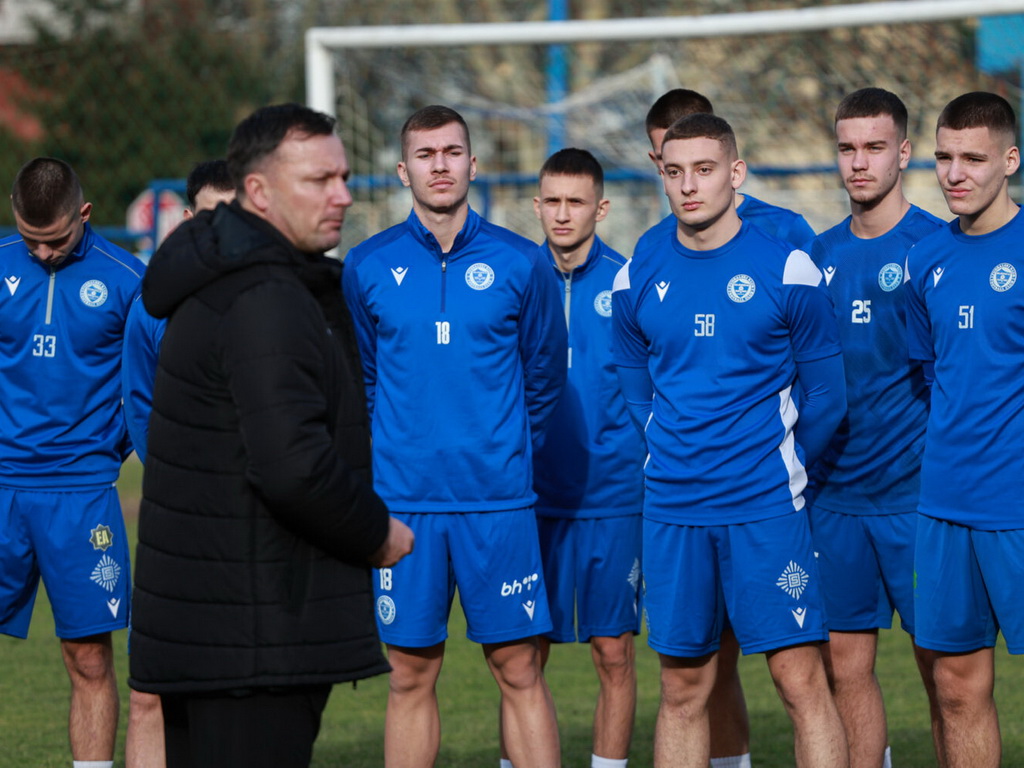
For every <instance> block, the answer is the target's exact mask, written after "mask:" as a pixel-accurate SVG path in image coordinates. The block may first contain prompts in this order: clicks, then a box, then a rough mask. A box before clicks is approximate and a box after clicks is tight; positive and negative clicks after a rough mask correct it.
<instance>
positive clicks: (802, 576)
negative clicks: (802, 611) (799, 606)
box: [775, 560, 810, 600]
mask: <svg viewBox="0 0 1024 768" xmlns="http://www.w3.org/2000/svg"><path fill="white" fill-rule="evenodd" d="M808 581H810V576H808V575H807V571H805V570H804V569H803V568H801V567H800V566H799V565H797V564H796V563H794V562H793V561H792V560H790V561H789V565H787V566H786V570H784V571H783V572H782V575H781V576H779V580H778V581H776V582H775V584H776V586H778V588H779V589H781V590H782V591H783V592H785V593H786V594H787V595H789V596H790V597H792V598H793V599H794V600H799V599H800V595H802V594H803V593H804V590H805V589H806V588H807V582H808Z"/></svg>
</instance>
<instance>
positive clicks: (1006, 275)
mask: <svg viewBox="0 0 1024 768" xmlns="http://www.w3.org/2000/svg"><path fill="white" fill-rule="evenodd" d="M1016 282H1017V270H1016V269H1015V268H1014V266H1013V264H1007V263H1006V262H1005V261H1004V262H1003V263H1002V264H996V266H995V267H994V268H993V269H992V273H991V274H990V275H989V276H988V284H989V285H990V286H992V290H993V291H996V292H998V293H1004V292H1005V291H1008V290H1010V289H1011V288H1013V284H1014V283H1016Z"/></svg>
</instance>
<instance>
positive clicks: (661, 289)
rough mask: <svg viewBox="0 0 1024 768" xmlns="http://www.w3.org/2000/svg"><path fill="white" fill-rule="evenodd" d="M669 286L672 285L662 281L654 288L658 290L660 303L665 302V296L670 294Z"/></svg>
mask: <svg viewBox="0 0 1024 768" xmlns="http://www.w3.org/2000/svg"><path fill="white" fill-rule="evenodd" d="M669 285H670V283H667V282H665V281H664V280H662V281H661V282H660V283H658V284H657V285H655V286H654V287H655V288H657V290H658V301H664V300H665V294H666V293H668V287H669Z"/></svg>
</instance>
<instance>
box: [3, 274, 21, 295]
mask: <svg viewBox="0 0 1024 768" xmlns="http://www.w3.org/2000/svg"><path fill="white" fill-rule="evenodd" d="M4 282H5V283H6V284H7V290H8V291H10V292H11V296H13V295H14V292H15V291H16V290H18V286H19V285H21V278H20V277H15V276H14V275H11V276H10V277H5V278H4Z"/></svg>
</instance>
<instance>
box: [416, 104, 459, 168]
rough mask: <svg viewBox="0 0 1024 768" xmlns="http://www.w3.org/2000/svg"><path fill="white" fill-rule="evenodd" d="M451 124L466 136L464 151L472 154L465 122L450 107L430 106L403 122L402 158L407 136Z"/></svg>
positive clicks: (441, 105)
mask: <svg viewBox="0 0 1024 768" xmlns="http://www.w3.org/2000/svg"><path fill="white" fill-rule="evenodd" d="M452 123H458V124H459V125H461V126H462V132H463V133H464V134H465V135H466V151H467V152H469V153H470V154H472V149H471V148H470V144H469V126H468V125H466V121H465V120H464V119H463V117H462V115H460V114H459V113H458V112H456V111H455V110H454V109H452V108H451V107H446V106H444V105H443V104H431V105H430V106H429V107H423V108H422V109H418V110H416V111H415V112H413V113H412V114H411V115H409V119H408V120H406V121H405V125H403V126H402V133H401V137H400V138H401V142H402V157H403V158H404V157H405V156H406V155H405V144H406V140H407V139H408V137H409V134H410V133H412V132H413V131H433V130H437V129H438V128H443V127H444V126H446V125H451V124H452Z"/></svg>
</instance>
